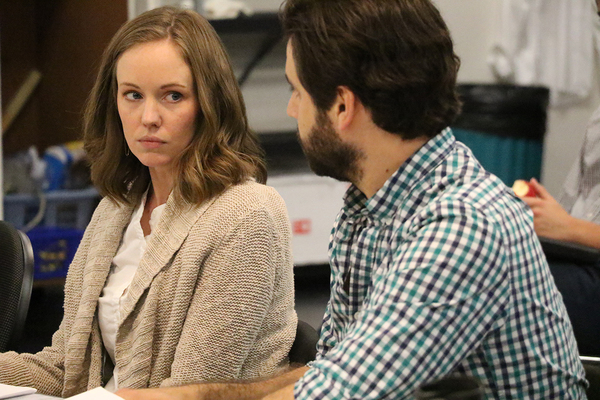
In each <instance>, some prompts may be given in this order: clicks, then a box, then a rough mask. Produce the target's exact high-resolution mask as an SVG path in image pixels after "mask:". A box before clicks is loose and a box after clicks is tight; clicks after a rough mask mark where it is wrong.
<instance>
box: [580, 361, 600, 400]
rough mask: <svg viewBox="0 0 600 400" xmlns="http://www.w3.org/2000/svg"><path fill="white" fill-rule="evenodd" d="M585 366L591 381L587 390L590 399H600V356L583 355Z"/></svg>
mask: <svg viewBox="0 0 600 400" xmlns="http://www.w3.org/2000/svg"><path fill="white" fill-rule="evenodd" d="M581 362H582V363H583V368H584V369H585V378H586V379H587V380H588V382H589V383H590V386H589V387H588V388H587V390H586V394H587V398H588V399H589V400H600V358H599V357H581Z"/></svg>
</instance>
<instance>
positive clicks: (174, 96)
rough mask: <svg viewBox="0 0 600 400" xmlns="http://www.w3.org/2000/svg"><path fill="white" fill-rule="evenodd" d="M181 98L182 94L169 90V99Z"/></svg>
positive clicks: (177, 99)
mask: <svg viewBox="0 0 600 400" xmlns="http://www.w3.org/2000/svg"><path fill="white" fill-rule="evenodd" d="M182 98H183V95H182V94H181V93H179V92H171V93H169V94H168V95H167V100H169V101H179V100H181V99H182Z"/></svg>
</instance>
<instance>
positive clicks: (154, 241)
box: [119, 196, 215, 325]
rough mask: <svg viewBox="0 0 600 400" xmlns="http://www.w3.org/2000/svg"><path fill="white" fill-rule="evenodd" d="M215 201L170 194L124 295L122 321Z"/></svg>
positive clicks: (121, 321) (120, 322)
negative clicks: (183, 198)
mask: <svg viewBox="0 0 600 400" xmlns="http://www.w3.org/2000/svg"><path fill="white" fill-rule="evenodd" d="M214 201H215V199H214V198H213V199H211V200H209V201H206V202H204V203H202V204H200V205H195V204H190V203H187V202H181V203H177V202H176V201H175V200H174V199H173V196H169V199H168V200H167V205H166V207H165V210H164V211H163V214H162V216H161V218H160V221H159V223H158V225H157V227H156V230H155V231H154V232H153V233H152V237H151V238H150V240H149V242H148V245H147V246H146V251H145V252H144V254H143V256H142V259H141V260H140V265H139V267H138V269H137V271H136V273H135V275H134V277H133V281H132V282H131V285H130V286H129V289H128V295H127V296H125V298H124V299H123V304H122V309H121V320H120V321H119V325H121V324H122V323H123V321H124V320H125V319H126V318H127V317H128V316H129V314H130V313H131V312H132V311H133V310H134V308H135V305H136V304H137V302H138V301H139V299H140V297H142V295H143V294H144V292H145V291H146V289H147V288H148V287H150V284H151V283H152V281H153V279H154V277H155V276H156V275H157V274H158V273H159V272H160V271H161V270H162V269H163V268H164V267H165V266H167V265H168V264H169V263H170V261H171V259H172V258H173V256H174V255H175V253H176V252H177V251H178V250H179V249H180V248H181V245H182V244H183V242H184V240H185V238H186V237H187V236H188V233H189V231H190V229H191V228H192V227H193V226H194V225H195V224H196V222H197V221H198V219H199V218H200V217H201V216H202V214H204V212H205V211H206V210H207V209H208V207H210V205H211V204H212V203H213V202H214Z"/></svg>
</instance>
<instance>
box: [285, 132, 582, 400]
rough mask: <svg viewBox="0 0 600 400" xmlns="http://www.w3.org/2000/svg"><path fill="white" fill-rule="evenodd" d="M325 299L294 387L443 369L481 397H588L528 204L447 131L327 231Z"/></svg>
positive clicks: (417, 381)
mask: <svg viewBox="0 0 600 400" xmlns="http://www.w3.org/2000/svg"><path fill="white" fill-rule="evenodd" d="M329 256H330V261H331V269H332V272H331V273H332V276H331V298H330V301H329V304H328V306H327V310H326V312H325V317H324V321H323V326H322V330H321V338H320V341H319V344H318V350H319V354H318V356H317V360H316V361H315V362H314V363H312V365H311V366H312V368H311V369H310V370H309V371H308V372H307V373H306V374H305V375H304V377H303V378H302V379H301V380H300V381H299V382H298V383H297V384H296V387H295V396H296V398H297V399H383V398H385V399H405V398H411V397H412V395H413V392H414V390H415V389H416V388H417V387H418V386H419V385H421V384H423V383H424V382H428V381H431V380H434V379H436V378H440V377H442V376H445V375H448V374H450V373H462V374H467V375H473V376H476V377H478V378H479V379H480V380H481V381H482V382H483V384H484V386H485V388H486V396H487V397H488V398H497V399H525V398H526V399H551V398H560V399H581V398H585V384H586V381H585V379H584V372H583V367H582V365H581V363H580V362H579V359H578V353H577V346H576V343H575V339H574V337H573V333H572V330H571V325H570V323H569V319H568V317H567V313H566V311H565V308H564V305H563V303H562V300H561V296H560V295H559V293H558V292H557V290H556V287H555V286H554V281H553V280H552V277H551V275H550V272H549V270H548V267H547V264H546V261H545V258H544V255H543V253H542V250H541V247H540V245H539V243H538V241H537V239H536V236H535V234H534V231H533V221H532V216H531V213H530V212H529V211H528V207H527V206H526V205H525V204H524V203H522V202H521V201H520V200H518V199H517V198H516V197H514V196H513V195H512V193H511V191H510V190H509V189H507V188H506V186H505V185H503V184H502V183H501V181H500V180H499V179H497V178H496V177H494V176H492V175H490V174H489V173H487V172H486V171H485V170H484V169H483V168H482V167H481V166H480V164H479V163H478V162H477V161H476V160H475V159H474V158H473V155H472V154H471V152H470V151H469V150H468V149H467V148H466V147H465V146H464V145H462V144H461V143H459V142H456V141H455V139H454V136H453V135H452V132H451V131H450V129H446V130H444V131H443V132H442V133H440V134H439V135H437V136H436V137H434V138H433V139H431V140H430V141H429V142H428V143H427V144H426V145H425V146H423V147H422V148H421V149H419V150H418V151H417V152H416V153H415V154H414V155H413V156H412V157H411V158H410V159H409V160H407V161H406V162H405V163H404V165H403V166H402V167H401V168H400V169H399V170H398V171H397V172H396V173H395V174H394V175H393V176H392V177H391V178H390V179H389V180H388V181H387V182H386V183H385V185H384V186H383V187H382V188H381V189H380V190H379V191H378V192H377V193H376V194H375V195H374V196H373V197H372V198H370V199H367V198H366V197H365V196H364V195H363V194H362V193H361V192H360V191H359V190H358V189H357V188H356V187H354V186H352V187H350V189H349V190H348V192H347V193H346V196H345V206H344V208H343V209H342V210H341V212H340V214H339V215H338V218H337V221H336V225H335V227H334V229H333V231H332V239H331V243H330V249H329Z"/></svg>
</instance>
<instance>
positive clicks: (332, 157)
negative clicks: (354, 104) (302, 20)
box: [285, 41, 361, 183]
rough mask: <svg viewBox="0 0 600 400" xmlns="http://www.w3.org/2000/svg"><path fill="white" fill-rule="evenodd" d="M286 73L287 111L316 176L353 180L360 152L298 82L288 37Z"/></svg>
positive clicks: (357, 174) (358, 171) (358, 173)
mask: <svg viewBox="0 0 600 400" xmlns="http://www.w3.org/2000/svg"><path fill="white" fill-rule="evenodd" d="M285 74H286V78H287V80H288V82H289V84H290V85H291V87H292V95H291V97H290V100H289V102H288V107H287V113H288V115H289V116H290V117H293V118H295V119H296V120H297V121H298V139H299V141H300V145H301V146H302V150H303V151H304V154H305V156H306V158H307V160H308V164H309V166H310V168H311V169H312V170H313V172H314V173H315V174H317V175H319V176H329V177H332V178H334V179H337V180H339V181H344V182H353V183H356V182H357V180H358V179H360V176H361V170H360V168H359V166H358V160H359V159H360V158H361V152H360V151H359V150H358V149H357V148H356V147H355V146H353V145H352V144H349V143H345V142H344V141H342V138H341V137H340V136H339V134H338V133H337V132H336V130H335V127H334V126H333V123H332V122H331V120H330V118H329V116H328V115H327V112H326V111H324V110H318V109H317V108H316V106H315V104H314V102H313V101H312V98H311V97H310V95H309V94H308V92H307V91H306V89H304V87H303V86H302V84H301V83H300V79H299V78H298V73H297V70H296V64H295V62H294V57H293V52H292V44H291V41H289V42H288V45H287V58H286V63H285Z"/></svg>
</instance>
